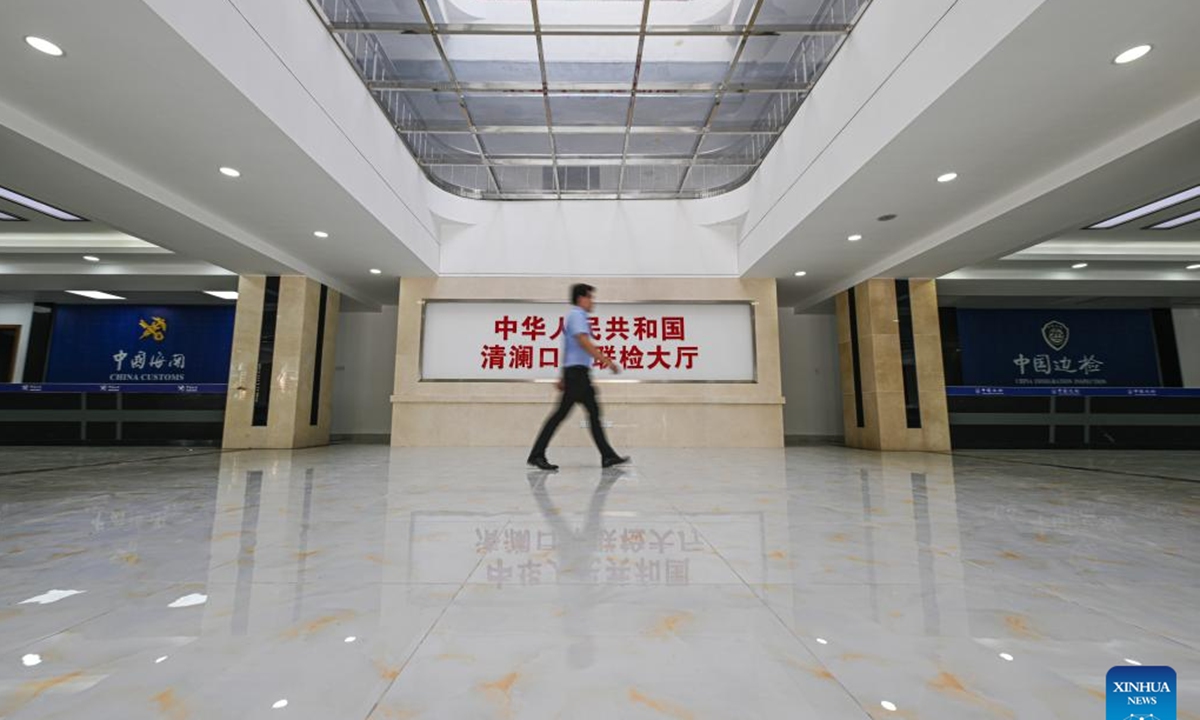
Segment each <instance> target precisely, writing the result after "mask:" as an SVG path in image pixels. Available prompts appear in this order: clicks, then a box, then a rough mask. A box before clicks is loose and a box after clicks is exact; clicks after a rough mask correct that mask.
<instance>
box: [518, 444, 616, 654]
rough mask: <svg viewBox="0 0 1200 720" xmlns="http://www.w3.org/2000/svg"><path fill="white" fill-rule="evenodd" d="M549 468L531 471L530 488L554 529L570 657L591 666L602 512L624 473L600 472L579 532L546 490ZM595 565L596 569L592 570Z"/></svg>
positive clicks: (559, 585)
mask: <svg viewBox="0 0 1200 720" xmlns="http://www.w3.org/2000/svg"><path fill="white" fill-rule="evenodd" d="M548 475H550V473H549V472H547V471H538V470H531V471H529V475H528V477H529V487H530V489H531V490H532V491H533V498H534V500H536V501H537V504H538V508H539V509H540V510H541V511H542V515H543V516H544V517H545V518H546V523H547V524H549V526H550V528H551V529H552V530H553V531H554V548H555V551H556V552H557V553H558V571H557V573H556V575H557V582H558V588H559V591H560V594H561V596H562V601H563V612H564V614H563V625H564V629H565V630H566V634H567V636H568V638H569V639H570V641H571V646H570V648H569V649H568V650H567V659H568V661H569V662H570V663H571V666H572V667H577V668H584V667H591V665H592V663H593V662H595V656H596V647H595V642H594V640H593V638H592V635H591V631H592V628H591V627H590V626H589V625H588V622H587V617H588V614H589V613H590V612H591V609H592V607H593V606H595V605H596V600H597V598H598V596H599V594H600V591H601V587H600V578H599V572H600V570H599V567H600V558H599V549H600V531H601V530H602V525H601V521H602V518H601V515H602V514H603V512H604V502H605V500H607V499H608V491H609V489H610V488H612V486H613V483H615V482H616V481H617V480H619V479H620V478H621V476H622V475H624V469H623V468H611V469H607V470H603V471H601V475H600V483H599V484H598V485H596V490H595V492H593V493H592V501H591V502H590V503H589V504H588V509H587V516H586V517H585V518H584V524H583V528H581V529H580V530H579V532H576V531H575V530H574V529H573V528H572V527H571V524H570V523H569V522H567V520H566V519H564V518H563V515H562V511H561V510H559V509H558V507H557V506H555V505H554V503H553V502H551V500H550V495H549V493H548V492H547V491H546V477H547V476H548ZM593 567H594V568H595V569H593Z"/></svg>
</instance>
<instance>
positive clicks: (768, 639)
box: [0, 446, 1200, 720]
mask: <svg viewBox="0 0 1200 720" xmlns="http://www.w3.org/2000/svg"><path fill="white" fill-rule="evenodd" d="M522 459H523V454H522V453H521V452H520V451H515V450H501V449H438V450H399V449H397V450H392V449H388V448H384V447H372V446H338V447H332V448H323V449H314V450H304V451H296V452H262V451H244V452H230V453H219V452H212V451H196V452H192V453H188V452H186V451H184V452H181V451H177V450H166V451H164V450H138V449H122V450H111V449H110V450H102V451H88V450H75V449H72V450H61V451H60V450H53V449H50V450H47V449H40V450H25V449H16V450H14V449H0V718H21V719H26V718H38V719H42V718H72V719H73V720H77V719H78V718H89V719H90V718H105V719H106V718H112V719H114V720H116V719H120V720H126V719H133V720H138V719H141V718H146V719H151V718H156V719H157V718H166V719H167V720H183V719H185V718H288V717H292V718H306V719H307V718H314V719H316V718H350V719H354V718H373V719H376V720H383V719H388V718H393V719H394V718H407V719H413V718H435V719H437V720H445V719H457V718H465V719H475V718H480V719H487V718H498V719H511V718H533V719H541V718H569V719H572V720H574V719H577V718H580V719H585V720H586V719H590V718H605V719H608V718H630V719H633V720H637V719H640V718H645V719H647V720H649V719H659V720H661V719H663V718H668V719H671V718H674V719H676V720H703V719H709V718H711V719H714V720H716V719H720V720H728V719H731V718H737V719H741V718H746V719H751V718H812V719H814V720H815V719H817V718H821V719H827V718H835V719H842V718H847V719H854V718H868V717H870V718H907V719H913V718H929V719H932V720H945V719H950V718H953V719H955V720H957V719H959V718H1019V719H1020V720H1026V719H1028V718H1032V719H1037V718H1047V719H1049V718H1054V719H1056V720H1060V719H1067V720H1070V719H1074V718H1078V719H1080V720H1085V719H1086V720H1093V719H1094V718H1101V717H1104V676H1105V673H1106V672H1107V671H1108V669H1109V668H1110V667H1112V666H1114V665H1124V664H1132V663H1141V664H1145V665H1150V664H1163V665H1170V666H1172V667H1173V668H1175V670H1176V672H1177V673H1178V678H1179V687H1178V701H1179V708H1180V713H1179V717H1181V718H1191V719H1192V720H1196V719H1197V718H1200V609H1198V608H1200V483H1198V482H1192V481H1190V479H1194V478H1196V477H1197V474H1198V472H1200V471H1198V468H1200V454H1194V453H1192V454H1189V453H1147V454H1122V455H1117V454H1114V455H1111V456H1106V455H1105V454H1103V453H1080V454H1078V455H1073V454H1071V453H1062V452H1055V453H1044V454H1043V453H1036V452H1020V453H1016V452H1010V453H997V454H989V453H978V452H972V453H970V454H963V455H959V456H957V457H951V456H946V455H926V454H878V453H868V452H860V451H854V450H847V449H843V448H837V447H805V448H789V449H787V450H786V451H784V450H778V451H772V450H761V451H755V450H688V451H668V450H659V451H650V450H646V451H641V452H639V453H638V456H637V457H636V458H635V461H636V462H635V464H634V465H633V466H632V467H630V468H627V469H624V470H609V471H602V470H601V469H600V468H599V467H597V466H596V459H595V458H594V457H593V455H592V454H591V453H590V452H587V451H584V450H560V451H559V452H558V453H557V454H556V457H555V460H556V461H559V462H561V463H562V465H563V468H562V470H561V471H560V472H558V473H550V474H548V473H541V472H536V471H528V470H527V469H526V468H524V467H523V466H522ZM892 708H894V709H892Z"/></svg>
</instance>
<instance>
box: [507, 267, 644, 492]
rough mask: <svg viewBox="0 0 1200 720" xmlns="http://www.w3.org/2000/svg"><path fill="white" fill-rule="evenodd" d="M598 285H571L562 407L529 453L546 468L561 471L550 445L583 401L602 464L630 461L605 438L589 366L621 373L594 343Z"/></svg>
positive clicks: (560, 384) (536, 463) (533, 461)
mask: <svg viewBox="0 0 1200 720" xmlns="http://www.w3.org/2000/svg"><path fill="white" fill-rule="evenodd" d="M595 290H596V288H594V287H592V286H591V285H585V284H583V283H579V284H578V285H574V286H572V287H571V310H570V312H569V313H568V314H567V319H566V321H565V323H564V326H565V328H566V331H565V332H564V333H563V375H562V378H561V379H560V380H559V381H558V389H559V390H561V391H562V397H561V398H560V400H559V404H558V409H557V410H555V411H554V414H553V415H551V416H550V417H548V418H546V424H545V425H543V426H542V432H541V433H539V434H538V437H537V442H535V443H534V444H533V450H531V451H530V453H529V464H530V465H533V466H534V467H536V468H540V469H542V470H557V469H558V466H557V465H554V464H552V463H551V462H550V461H549V460H547V459H546V448H547V447H549V445H550V438H552V437H554V432H555V431H556V430H558V426H559V424H561V423H562V421H563V420H565V419H566V418H567V414H568V413H570V412H571V406H572V405H574V404H575V403H582V404H583V406H584V407H585V408H587V412H588V424H589V425H591V428H592V440H594V441H595V442H596V449H597V450H599V451H600V464H601V465H602V466H604V467H606V468H607V467H612V466H614V465H621V464H623V463H627V462H629V458H628V457H622V456H620V455H618V454H617V451H616V450H613V448H612V446H611V445H609V444H608V439H607V438H605V437H604V426H603V425H602V424H601V423H600V405H599V404H597V403H596V389H595V388H594V387H592V379H591V377H590V374H589V372H590V371H589V368H590V367H591V365H592V360H593V359H594V360H595V361H596V362H598V363H600V367H605V368H608V369H609V370H611V371H612V372H613V374H616V373H619V372H621V368H620V367H618V366H617V364H616V363H615V362H613V361H612V358H610V357H608V356H607V355H605V354H604V353H602V352H600V350H599V349H598V348H597V347H596V345H595V343H593V342H592V328H591V323H590V322H589V321H588V316H589V314H590V313H591V312H592V306H593V305H594V304H595V298H594V297H593V296H592V293H594V292H595Z"/></svg>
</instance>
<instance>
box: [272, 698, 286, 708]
mask: <svg viewBox="0 0 1200 720" xmlns="http://www.w3.org/2000/svg"><path fill="white" fill-rule="evenodd" d="M287 706H288V702H287V700H286V699H284V700H276V701H275V703H274V704H272V705H271V709H272V710H280V709H282V708H285V707H287Z"/></svg>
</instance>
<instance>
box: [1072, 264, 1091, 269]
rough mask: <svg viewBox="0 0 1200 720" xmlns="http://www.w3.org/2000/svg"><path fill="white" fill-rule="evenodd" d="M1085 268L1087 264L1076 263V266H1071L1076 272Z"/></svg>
mask: <svg viewBox="0 0 1200 720" xmlns="http://www.w3.org/2000/svg"><path fill="white" fill-rule="evenodd" d="M1085 267H1087V263H1075V264H1074V265H1072V266H1071V268H1072V269H1074V270H1082V269H1084V268H1085Z"/></svg>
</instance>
